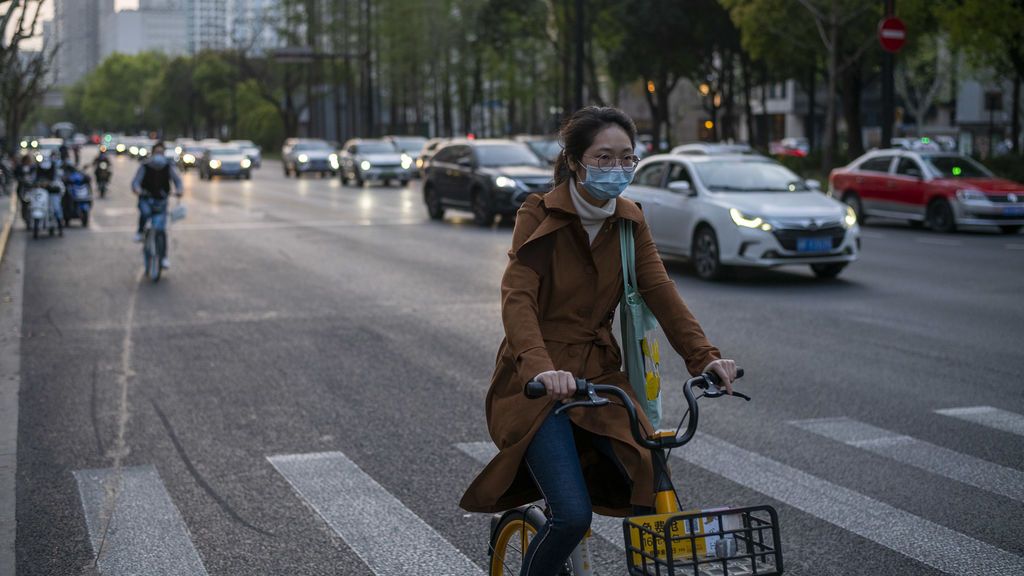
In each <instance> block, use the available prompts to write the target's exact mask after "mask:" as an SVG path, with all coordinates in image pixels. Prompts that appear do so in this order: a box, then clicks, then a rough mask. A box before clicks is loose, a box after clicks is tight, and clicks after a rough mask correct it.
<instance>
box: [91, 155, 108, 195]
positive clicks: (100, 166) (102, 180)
mask: <svg viewBox="0 0 1024 576" xmlns="http://www.w3.org/2000/svg"><path fill="white" fill-rule="evenodd" d="M110 165H111V163H110V156H107V147H106V146H100V153H99V154H98V155H97V156H96V159H95V160H93V161H92V167H93V174H95V176H96V185H97V186H98V187H99V189H100V197H101V198H102V197H103V196H106V192H107V183H108V182H110V172H111V170H110Z"/></svg>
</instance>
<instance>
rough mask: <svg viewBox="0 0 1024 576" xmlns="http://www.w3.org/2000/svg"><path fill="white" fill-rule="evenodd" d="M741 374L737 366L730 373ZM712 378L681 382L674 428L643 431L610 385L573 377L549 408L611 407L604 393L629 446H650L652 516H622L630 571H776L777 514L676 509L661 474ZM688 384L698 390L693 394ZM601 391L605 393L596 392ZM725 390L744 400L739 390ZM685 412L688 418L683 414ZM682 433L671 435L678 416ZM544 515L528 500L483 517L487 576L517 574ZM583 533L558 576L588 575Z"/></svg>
mask: <svg viewBox="0 0 1024 576" xmlns="http://www.w3.org/2000/svg"><path fill="white" fill-rule="evenodd" d="M737 375H738V376H743V370H742V369H740V370H739V371H738V374H737ZM718 384H719V381H718V378H717V376H715V375H714V374H713V373H705V374H701V375H700V376H697V377H696V378H691V379H690V380H688V381H687V382H686V384H684V385H683V395H684V396H685V397H686V403H687V406H688V409H687V411H686V413H684V415H683V418H682V420H681V421H680V424H679V427H677V428H676V429H675V430H659V431H657V432H655V433H654V434H653V435H652V436H650V437H647V436H645V435H644V433H643V431H642V430H641V428H640V421H639V419H638V418H637V412H636V407H635V406H634V405H633V402H632V400H630V397H629V395H628V394H626V392H625V391H624V390H623V389H622V388H619V387H618V386H609V385H602V384H593V383H591V382H588V381H586V380H583V379H579V380H577V381H576V399H575V400H573V401H572V402H569V403H567V404H564V405H563V406H561V407H559V408H558V410H557V412H559V413H560V412H562V411H565V410H570V409H573V408H578V407H597V406H608V405H614V404H613V403H612V402H611V401H610V400H609V398H608V397H615V398H618V399H619V400H620V401H621V402H622V404H621V406H622V407H623V408H624V409H625V410H626V412H627V413H628V415H629V423H630V431H631V432H632V434H633V438H634V440H636V442H637V444H639V445H641V446H643V447H644V448H647V449H648V450H650V451H651V455H652V457H653V462H654V492H655V500H654V514H648V515H644V516H632V517H629V518H625V519H623V523H622V530H623V537H624V540H625V546H624V548H625V552H626V566H627V570H628V572H627V573H628V574H629V575H630V576H676V575H679V576H684V575H685V576H741V575H742V576H746V575H758V576H774V575H776V574H782V570H783V566H782V547H781V540H780V536H779V519H778V514H777V513H776V511H775V509H774V508H772V507H771V506H768V505H759V506H746V507H740V508H716V509H708V510H693V511H685V512H684V511H680V508H681V506H680V503H679V495H678V494H677V492H676V489H675V487H674V486H673V484H672V478H671V476H670V474H669V466H668V454H669V452H671V450H672V449H673V448H679V447H681V446H683V445H685V444H686V443H688V442H689V441H690V440H691V439H693V436H694V434H695V433H696V432H697V423H698V414H699V407H698V404H697V400H698V399H699V398H720V397H722V396H723V395H725V392H723V391H722V390H720V389H719V388H718ZM693 388H698V389H700V390H702V391H703V392H702V394H701V395H700V396H699V397H695V396H694V394H693ZM525 393H526V395H527V397H530V398H540V397H542V396H544V395H545V394H546V393H547V390H546V389H545V387H544V385H543V384H541V383H540V382H536V381H533V382H529V383H528V384H527V385H526V389H525ZM601 394H605V395H606V396H607V397H606V396H601ZM733 395H734V396H736V397H739V398H743V399H745V400H750V397H748V396H746V395H744V394H741V393H739V392H735V391H734V392H733ZM687 416H689V419H688V420H687ZM684 421H686V431H685V432H684V433H683V434H682V436H680V435H679V432H680V430H682V427H683V422H684ZM546 521H547V518H546V516H545V513H544V511H543V510H542V509H541V508H540V507H539V506H536V505H529V506H521V507H519V508H516V509H514V510H509V511H507V512H504V513H502V514H496V515H495V516H494V517H493V518H492V519H491V538H490V547H489V555H490V575H491V576H518V575H519V573H520V571H521V570H522V563H523V556H524V555H525V552H526V549H527V547H528V546H529V544H530V540H531V539H532V538H533V536H534V535H536V534H537V532H539V531H540V529H541V527H543V526H544V523H545V522H546ZM589 538H590V535H589V534H588V535H587V537H585V538H584V539H583V541H581V542H580V544H579V546H577V547H576V549H575V550H574V551H573V553H572V555H571V556H570V557H569V560H568V561H567V562H566V565H565V567H564V568H563V570H562V572H561V575H562V576H592V575H593V574H594V571H593V562H592V561H591V558H590V546H589Z"/></svg>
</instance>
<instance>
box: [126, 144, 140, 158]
mask: <svg viewBox="0 0 1024 576" xmlns="http://www.w3.org/2000/svg"><path fill="white" fill-rule="evenodd" d="M128 153H129V154H131V155H132V156H134V155H136V154H138V153H139V147H138V146H132V147H131V148H129V149H128Z"/></svg>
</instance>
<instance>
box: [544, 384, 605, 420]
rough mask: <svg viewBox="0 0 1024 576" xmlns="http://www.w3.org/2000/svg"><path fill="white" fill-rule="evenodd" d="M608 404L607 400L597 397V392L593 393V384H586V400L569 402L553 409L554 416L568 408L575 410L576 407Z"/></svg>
mask: <svg viewBox="0 0 1024 576" xmlns="http://www.w3.org/2000/svg"><path fill="white" fill-rule="evenodd" d="M609 403H610V402H609V401H608V399H607V398H602V397H600V396H598V395H597V392H594V386H593V384H589V383H588V384H587V399H586V400H576V401H575V402H569V403H568V404H562V405H561V406H559V407H558V408H557V409H555V414H561V413H562V412H565V411H566V410H568V409H570V408H576V407H577V406H592V407H593V406H604V405H605V404H609Z"/></svg>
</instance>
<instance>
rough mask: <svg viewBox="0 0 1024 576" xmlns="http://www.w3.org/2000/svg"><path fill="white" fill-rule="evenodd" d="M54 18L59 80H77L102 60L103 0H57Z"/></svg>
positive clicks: (61, 83)
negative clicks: (101, 9)
mask: <svg viewBox="0 0 1024 576" xmlns="http://www.w3.org/2000/svg"><path fill="white" fill-rule="evenodd" d="M53 22H54V36H55V37H56V40H57V42H58V45H57V46H58V48H57V71H58V72H57V77H56V80H57V83H58V84H60V85H64V86H66V85H69V84H74V83H75V82H77V81H78V80H79V79H80V78H81V77H82V76H85V75H86V74H88V73H89V72H90V71H91V70H92V69H93V68H95V67H96V66H98V65H99V62H100V4H99V3H98V2H95V1H88V0H56V1H55V3H54V14H53Z"/></svg>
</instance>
